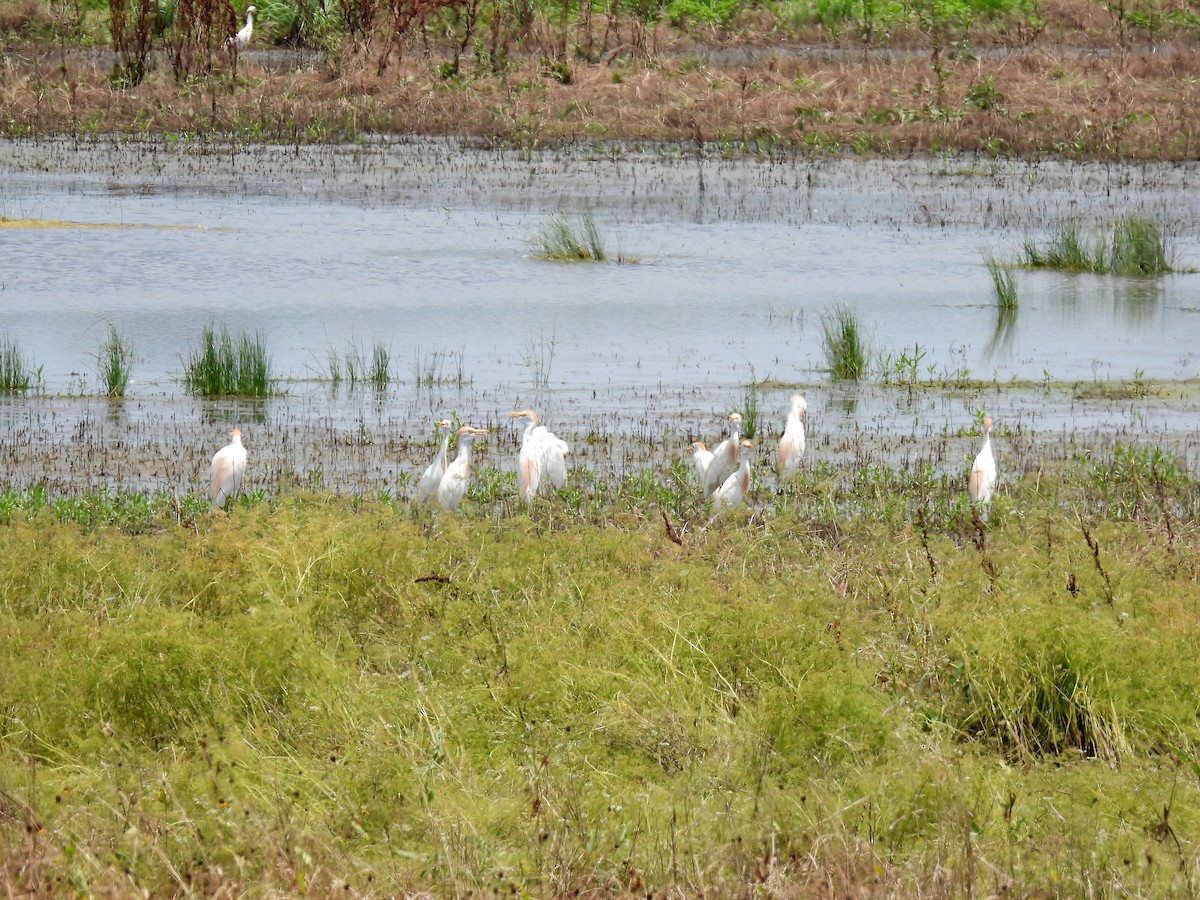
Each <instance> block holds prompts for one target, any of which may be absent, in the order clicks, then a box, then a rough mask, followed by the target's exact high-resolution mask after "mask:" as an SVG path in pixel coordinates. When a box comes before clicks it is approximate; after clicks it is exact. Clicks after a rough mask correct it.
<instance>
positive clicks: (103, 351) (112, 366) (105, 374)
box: [96, 323, 133, 397]
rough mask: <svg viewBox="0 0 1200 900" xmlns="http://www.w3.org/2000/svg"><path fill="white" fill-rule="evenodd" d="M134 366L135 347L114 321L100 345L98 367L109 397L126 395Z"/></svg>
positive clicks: (101, 382) (105, 391) (102, 383)
mask: <svg viewBox="0 0 1200 900" xmlns="http://www.w3.org/2000/svg"><path fill="white" fill-rule="evenodd" d="M132 366H133V347H132V345H130V344H129V343H128V342H127V341H126V340H124V339H123V338H122V337H121V335H120V334H119V333H118V332H117V327H116V326H115V325H113V324H112V323H109V326H108V337H107V338H106V339H105V341H104V344H103V345H102V346H101V347H100V354H99V356H98V357H97V360H96V367H97V370H98V375H99V377H100V384H101V385H103V389H104V393H105V395H106V396H108V397H124V396H125V390H126V389H127V388H128V387H129V375H130V370H131V368H132Z"/></svg>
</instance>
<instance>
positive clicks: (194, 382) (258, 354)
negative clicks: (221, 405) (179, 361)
mask: <svg viewBox="0 0 1200 900" xmlns="http://www.w3.org/2000/svg"><path fill="white" fill-rule="evenodd" d="M183 380H184V385H185V387H186V388H187V389H188V390H189V391H191V392H192V393H193V394H197V395H199V396H201V397H268V396H270V394H271V384H272V378H271V361H270V357H269V356H268V355H267V349H266V344H265V343H264V342H263V338H262V335H261V334H260V333H259V332H257V331H256V332H255V333H254V334H253V335H250V334H247V333H246V332H240V333H238V335H237V336H236V337H234V336H232V335H230V333H229V330H228V329H227V328H226V326H224V325H222V326H221V327H220V329H219V330H217V329H215V328H213V327H212V326H205V328H204V330H203V331H202V332H201V335H200V344H199V346H198V347H194V348H193V349H192V352H191V354H190V356H189V357H188V360H187V363H186V365H185V368H184V378H183Z"/></svg>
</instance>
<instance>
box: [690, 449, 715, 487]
mask: <svg viewBox="0 0 1200 900" xmlns="http://www.w3.org/2000/svg"><path fill="white" fill-rule="evenodd" d="M712 460H713V455H712V451H711V450H709V449H708V446H707V445H706V444H705V443H704V441H693V442H692V468H693V469H695V470H696V480H697V481H699V482H700V487H701V488H702V489H703V487H704V479H705V476H706V475H708V466H709V463H711V462H712Z"/></svg>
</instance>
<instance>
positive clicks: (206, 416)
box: [200, 397, 270, 428]
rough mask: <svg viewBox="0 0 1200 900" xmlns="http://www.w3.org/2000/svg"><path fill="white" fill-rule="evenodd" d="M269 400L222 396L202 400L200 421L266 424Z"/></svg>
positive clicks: (238, 424) (224, 423)
mask: <svg viewBox="0 0 1200 900" xmlns="http://www.w3.org/2000/svg"><path fill="white" fill-rule="evenodd" d="M269 404H270V401H269V400H247V399H242V398H237V399H234V398H228V397H222V398H219V399H205V400H201V401H200V421H201V422H202V423H204V424H205V425H228V426H229V427H230V428H232V427H233V426H235V425H236V426H239V427H240V426H242V425H265V424H266V423H267V413H268V409H269Z"/></svg>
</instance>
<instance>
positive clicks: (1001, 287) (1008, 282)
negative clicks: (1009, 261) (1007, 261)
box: [984, 253, 1017, 312]
mask: <svg viewBox="0 0 1200 900" xmlns="http://www.w3.org/2000/svg"><path fill="white" fill-rule="evenodd" d="M984 265H986V266H987V270H988V275H990V276H991V278H992V294H993V295H994V296H995V298H996V308H997V309H998V310H1000V311H1002V312H1012V311H1014V310H1016V308H1017V277H1016V275H1014V274H1013V271H1012V269H1009V268H1008V267H1007V266H1004V265H1001V264H1000V263H999V262H997V261H996V260H995V258H994V257H993V256H992V255H991V254H990V253H989V254H988V255H987V256H986V257H985V258H984Z"/></svg>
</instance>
